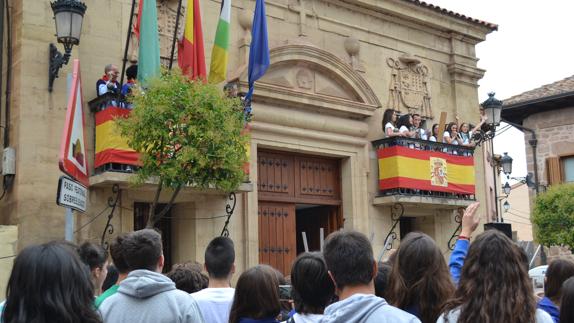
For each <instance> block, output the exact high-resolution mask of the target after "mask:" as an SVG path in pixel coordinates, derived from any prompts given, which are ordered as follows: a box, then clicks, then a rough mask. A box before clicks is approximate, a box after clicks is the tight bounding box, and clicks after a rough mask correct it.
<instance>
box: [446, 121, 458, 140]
mask: <svg viewBox="0 0 574 323" xmlns="http://www.w3.org/2000/svg"><path fill="white" fill-rule="evenodd" d="M442 137H443V142H446V143H447V144H451V145H458V144H459V142H458V140H457V138H458V125H457V124H456V122H451V123H449V124H448V126H446V130H445V132H444V133H443V135H442Z"/></svg>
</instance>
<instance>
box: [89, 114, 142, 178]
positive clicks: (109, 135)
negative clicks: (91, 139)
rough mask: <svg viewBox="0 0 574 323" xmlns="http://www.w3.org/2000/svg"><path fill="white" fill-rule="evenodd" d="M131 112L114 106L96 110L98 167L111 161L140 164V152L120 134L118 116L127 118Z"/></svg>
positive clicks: (96, 165)
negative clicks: (131, 146)
mask: <svg viewBox="0 0 574 323" xmlns="http://www.w3.org/2000/svg"><path fill="white" fill-rule="evenodd" d="M130 112H131V111H130V110H128V109H122V108H118V107H113V106H109V107H107V108H106V109H104V110H102V111H98V112H96V157H95V162H94V166H95V167H96V168H98V167H100V166H102V165H105V164H109V163H118V164H125V165H133V166H139V165H140V163H139V154H138V153H137V152H136V151H135V150H133V149H132V148H130V146H129V145H128V142H127V140H126V139H125V138H124V137H122V136H121V135H120V131H119V128H118V127H117V123H116V118H127V117H128V116H129V114H130Z"/></svg>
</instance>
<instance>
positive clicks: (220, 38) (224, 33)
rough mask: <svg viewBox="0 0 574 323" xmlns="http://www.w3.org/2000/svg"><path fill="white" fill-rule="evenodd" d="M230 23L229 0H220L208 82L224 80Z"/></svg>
mask: <svg viewBox="0 0 574 323" xmlns="http://www.w3.org/2000/svg"><path fill="white" fill-rule="evenodd" d="M230 23H231V0H222V2H221V13H220V15H219V22H218V23H217V31H216V33H215V41H214V42H213V50H212V51H211V65H210V67H209V82H210V83H219V82H222V81H225V78H226V75H227V57H228V51H227V48H228V46H229V25H230Z"/></svg>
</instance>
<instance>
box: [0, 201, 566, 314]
mask: <svg viewBox="0 0 574 323" xmlns="http://www.w3.org/2000/svg"><path fill="white" fill-rule="evenodd" d="M477 209H478V203H473V204H472V205H470V206H469V207H468V208H467V209H466V210H465V213H464V215H463V217H462V230H461V233H460V235H459V239H458V241H457V242H456V245H455V249H454V251H453V253H452V254H451V256H450V259H449V261H448V263H447V261H446V260H445V258H444V257H443V255H442V253H441V251H440V250H439V248H438V246H437V245H436V243H435V242H434V241H433V239H432V238H430V237H429V236H428V235H426V234H423V233H418V232H412V233H409V234H408V235H407V236H406V237H404V238H403V239H402V241H401V244H400V246H399V248H398V249H397V250H396V252H394V253H393V254H392V255H391V256H390V257H389V259H388V260H387V261H385V262H380V263H377V261H375V259H374V257H373V249H372V246H371V242H370V241H369V239H368V238H367V237H366V236H365V235H364V234H362V233H359V232H356V231H345V230H341V231H337V232H334V233H332V234H330V235H329V236H328V237H327V239H326V241H325V244H324V249H323V252H310V253H309V252H307V253H302V254H300V255H299V256H298V257H297V258H296V260H295V261H294V262H293V264H292V267H291V272H290V275H289V276H288V277H284V276H283V275H282V274H281V273H280V272H278V271H277V270H275V269H273V268H272V267H270V266H267V265H257V266H254V267H251V268H248V269H246V270H245V271H243V272H242V273H241V274H240V275H239V277H238V279H237V282H236V284H235V288H233V287H232V279H233V276H234V275H235V273H236V268H235V247H234V243H233V241H232V240H231V239H230V238H227V237H217V238H215V239H213V240H212V241H211V242H210V243H209V245H208V246H207V248H206V250H205V256H204V264H203V265H201V264H199V263H195V262H188V263H184V264H178V265H175V266H173V268H172V270H171V271H169V272H168V273H167V274H165V275H164V274H162V271H163V269H164V255H163V252H162V242H161V241H162V240H161V235H160V234H159V233H158V232H157V231H155V230H152V229H144V230H139V231H135V232H130V233H124V234H121V235H119V236H117V237H116V238H115V239H114V240H113V241H112V242H111V244H110V247H109V257H108V253H107V252H106V251H105V250H104V249H103V248H102V247H101V246H99V245H96V244H93V243H89V242H88V243H84V244H82V245H81V246H79V247H78V246H76V245H74V244H72V243H70V242H49V243H45V244H40V245H33V246H29V247H27V248H25V249H23V250H22V251H21V252H20V254H19V255H18V256H17V257H16V259H15V261H14V265H13V269H12V273H11V275H10V278H9V282H8V287H7V290H6V301H5V302H4V303H3V304H2V305H1V306H2V308H1V313H2V314H1V316H0V321H1V322H4V323H15V322H39V323H43V322H70V323H76V322H78V323H79V322H87V323H92V322H94V323H99V322H106V323H108V322H112V323H115V322H150V323H152V322H153V323H156V322H209V323H212V322H213V323H228V322H229V323H278V322H285V323H312V322H324V323H335V322H345V323H353V322H360V323H371V322H423V323H427V322H441V323H442V322H453V323H454V322H459V323H466V322H508V323H514V322H516V323H525V322H531V323H552V322H562V323H567V322H573V320H572V318H573V317H574V263H573V262H571V261H569V260H564V259H560V260H555V261H554V262H552V263H551V264H550V265H549V267H548V271H547V273H546V284H545V289H544V297H543V298H542V299H540V300H538V299H537V296H536V295H535V293H534V290H533V285H532V281H531V280H530V278H529V277H528V272H527V270H528V259H527V256H526V254H525V252H524V251H523V250H522V249H521V248H520V247H519V246H518V245H517V244H516V243H514V242H513V241H512V240H511V239H509V238H508V237H507V236H506V235H504V234H503V233H501V232H499V231H496V230H488V231H485V232H483V233H481V234H479V235H477V236H476V237H475V238H473V241H472V243H471V238H472V235H473V234H474V232H475V230H476V228H477V226H478V223H479V221H480V220H479V218H480V216H479V215H478V214H477ZM110 258H111V259H110ZM108 267H109V268H110V270H109V271H108V270H107V269H108ZM203 272H206V273H207V275H206V274H204V273H203ZM106 277H108V279H106ZM110 277H111V278H110ZM106 281H108V283H107V284H106ZM106 285H107V286H106Z"/></svg>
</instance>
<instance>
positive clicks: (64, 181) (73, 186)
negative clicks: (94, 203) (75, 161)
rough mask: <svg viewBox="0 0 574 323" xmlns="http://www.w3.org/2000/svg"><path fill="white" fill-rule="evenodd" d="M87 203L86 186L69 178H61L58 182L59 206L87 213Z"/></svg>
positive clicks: (57, 199) (57, 201)
mask: <svg viewBox="0 0 574 323" xmlns="http://www.w3.org/2000/svg"><path fill="white" fill-rule="evenodd" d="M87 202H88V189H87V188H86V187H85V186H84V185H82V184H80V183H79V182H76V181H74V180H73V179H71V178H69V177H66V176H62V177H60V180H59V181H58V196H57V197H56V203H57V204H58V205H60V206H63V207H67V208H71V209H74V210H76V211H80V212H86V205H87Z"/></svg>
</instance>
